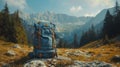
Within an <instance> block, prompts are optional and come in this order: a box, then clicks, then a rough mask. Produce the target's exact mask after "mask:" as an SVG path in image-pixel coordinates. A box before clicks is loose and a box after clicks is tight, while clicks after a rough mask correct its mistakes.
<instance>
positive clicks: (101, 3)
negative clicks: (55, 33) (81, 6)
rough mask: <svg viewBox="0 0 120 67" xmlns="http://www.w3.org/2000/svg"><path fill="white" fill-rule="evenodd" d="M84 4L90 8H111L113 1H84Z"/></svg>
mask: <svg viewBox="0 0 120 67" xmlns="http://www.w3.org/2000/svg"><path fill="white" fill-rule="evenodd" d="M86 2H87V3H88V4H90V6H91V7H98V6H99V7H101V6H102V7H112V6H113V3H114V2H113V0H86Z"/></svg>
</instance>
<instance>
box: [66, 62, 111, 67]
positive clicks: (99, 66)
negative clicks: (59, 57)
mask: <svg viewBox="0 0 120 67" xmlns="http://www.w3.org/2000/svg"><path fill="white" fill-rule="evenodd" d="M68 67H112V65H111V64H109V63H105V62H100V61H92V62H83V61H74V64H73V65H69V66H68Z"/></svg>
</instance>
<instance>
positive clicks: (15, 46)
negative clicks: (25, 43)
mask: <svg viewBox="0 0 120 67" xmlns="http://www.w3.org/2000/svg"><path fill="white" fill-rule="evenodd" d="M13 48H19V49H21V47H20V46H19V44H15V45H14V46H13Z"/></svg>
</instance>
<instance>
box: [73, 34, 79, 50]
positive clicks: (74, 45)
mask: <svg viewBox="0 0 120 67" xmlns="http://www.w3.org/2000/svg"><path fill="white" fill-rule="evenodd" d="M77 37H78V36H77V34H74V44H73V48H78V41H77V40H78V38H77Z"/></svg>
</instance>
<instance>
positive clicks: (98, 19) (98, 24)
mask: <svg viewBox="0 0 120 67" xmlns="http://www.w3.org/2000/svg"><path fill="white" fill-rule="evenodd" d="M114 9H115V7H113V8H108V9H103V10H102V11H101V12H100V13H98V14H97V15H96V16H95V17H94V18H92V19H91V20H90V21H88V22H86V24H84V25H83V26H82V29H83V30H88V29H89V28H90V27H91V26H92V25H94V26H95V28H96V29H100V28H102V26H103V20H104V18H105V15H106V12H107V10H109V11H110V13H111V15H114Z"/></svg>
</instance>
